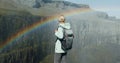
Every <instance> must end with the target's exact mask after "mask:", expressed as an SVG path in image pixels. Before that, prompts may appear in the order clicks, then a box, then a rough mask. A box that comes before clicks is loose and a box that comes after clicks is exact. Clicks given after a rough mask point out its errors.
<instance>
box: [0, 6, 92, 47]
mask: <svg viewBox="0 0 120 63" xmlns="http://www.w3.org/2000/svg"><path fill="white" fill-rule="evenodd" d="M89 11H92V10H91V9H88V8H78V9H74V10H69V11H66V12H63V13H60V14H57V15H53V16H50V17H48V18H46V19H43V20H40V21H38V22H36V23H34V24H32V25H31V26H27V27H25V28H23V29H21V30H20V31H19V32H17V33H16V34H13V35H12V36H10V37H9V38H7V40H6V41H4V42H2V44H0V49H2V48H4V47H6V46H7V45H9V44H11V43H12V42H14V40H16V39H19V38H20V37H21V36H23V35H25V34H27V33H30V31H33V30H35V29H36V28H38V27H41V26H42V25H45V24H46V23H48V22H51V21H54V19H56V18H58V16H59V15H61V14H62V15H64V16H71V15H75V14H80V13H85V12H89Z"/></svg>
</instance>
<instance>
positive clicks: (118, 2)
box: [66, 0, 120, 19]
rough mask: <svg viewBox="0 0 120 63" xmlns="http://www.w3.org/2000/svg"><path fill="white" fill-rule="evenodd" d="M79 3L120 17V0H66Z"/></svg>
mask: <svg viewBox="0 0 120 63" xmlns="http://www.w3.org/2000/svg"><path fill="white" fill-rule="evenodd" d="M66 1H70V2H73V3H78V4H88V5H89V6H90V8H92V9H95V10H96V11H103V12H106V13H107V14H108V15H109V16H115V17H116V18H119V19H120V0H66Z"/></svg>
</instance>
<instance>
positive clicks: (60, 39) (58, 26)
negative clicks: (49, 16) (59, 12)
mask: <svg viewBox="0 0 120 63" xmlns="http://www.w3.org/2000/svg"><path fill="white" fill-rule="evenodd" d="M59 27H61V28H63V38H62V39H60V38H58V37H57V39H56V41H57V40H60V41H61V42H62V41H64V40H65V28H64V27H62V26H60V25H59V26H58V28H59ZM58 28H57V30H58Z"/></svg>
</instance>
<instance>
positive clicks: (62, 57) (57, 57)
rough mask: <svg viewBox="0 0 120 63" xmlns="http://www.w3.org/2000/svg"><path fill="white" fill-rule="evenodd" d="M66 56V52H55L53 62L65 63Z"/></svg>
mask: <svg viewBox="0 0 120 63" xmlns="http://www.w3.org/2000/svg"><path fill="white" fill-rule="evenodd" d="M66 56H67V53H55V55H54V63H67V62H66Z"/></svg>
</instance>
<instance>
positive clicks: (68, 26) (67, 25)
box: [59, 23, 71, 29]
mask: <svg viewBox="0 0 120 63" xmlns="http://www.w3.org/2000/svg"><path fill="white" fill-rule="evenodd" d="M59 26H62V27H64V28H66V29H70V28H71V26H70V23H60V24H59Z"/></svg>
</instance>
